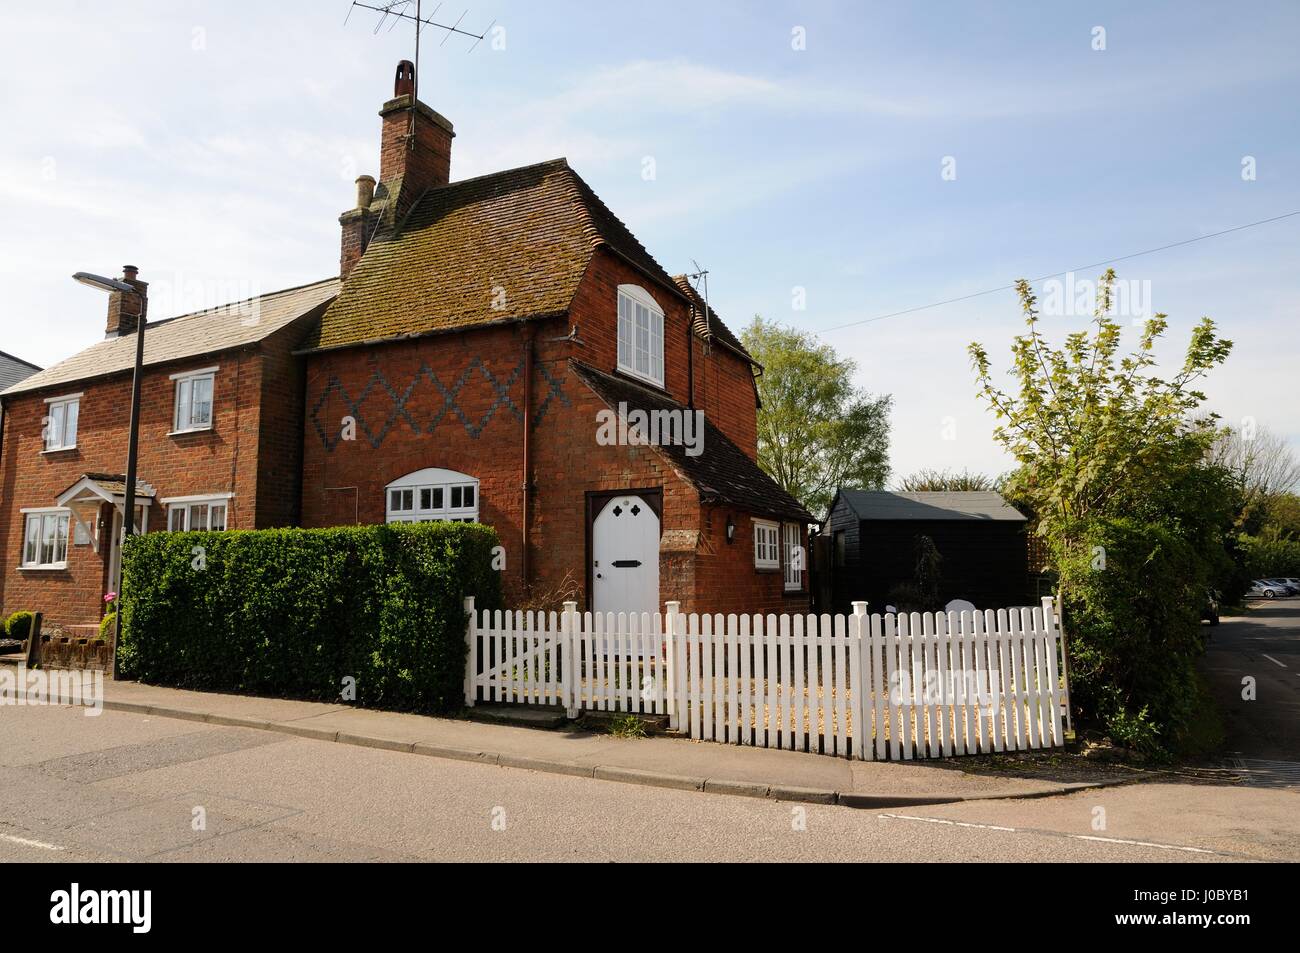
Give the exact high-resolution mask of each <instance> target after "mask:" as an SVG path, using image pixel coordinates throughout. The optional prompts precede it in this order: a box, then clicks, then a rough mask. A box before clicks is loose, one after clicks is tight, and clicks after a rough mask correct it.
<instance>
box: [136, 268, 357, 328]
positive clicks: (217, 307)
mask: <svg viewBox="0 0 1300 953" xmlns="http://www.w3.org/2000/svg"><path fill="white" fill-rule="evenodd" d="M341 280H342V279H340V278H339V277H338V276H337V275H334V276H332V277H329V278H321V279H319V280H317V281H309V282H307V283H306V284H302V285H294V286H293V287H291V288H280V289H279V290H277V291H268V292H266V293H265V294H260V295H253V296H252V297H249V298H237V299H236V300H234V301H227V302H225V303H224V304H214V305H213V306H212V307H210V308H201V309H199V310H198V311H187V312H185V313H184V314H174V315H172V316H171V317H170V318H158V319H157V320H154V321H146V322H145V328H146V329H148V328H154V327H157V326H158V325H160V324H171V323H172V322H173V321H183V320H185V319H186V318H201V317H204V316H206V315H211V314H216V313H217V312H218V311H224V310H225V309H227V308H233V307H234V306H235V305H238V304H247V303H249V302H250V301H264V300H265V299H267V298H277V297H279V296H280V295H286V294H291V293H293V292H295V291H304V290H306V289H307V288H315V287H317V286H319V285H325V284H329V283H330V282H331V281H341Z"/></svg>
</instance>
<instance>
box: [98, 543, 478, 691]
mask: <svg viewBox="0 0 1300 953" xmlns="http://www.w3.org/2000/svg"><path fill="white" fill-rule="evenodd" d="M496 545H497V536H496V533H495V531H493V530H491V529H489V528H487V527H484V526H480V525H476V524H468V523H430V524H419V525H384V526H366V527H344V528H337V529H275V530H251V531H233V532H212V533H208V532H194V533H149V534H146V535H144V536H139V537H132V538H131V539H130V540H129V541H128V543H127V545H126V546H125V547H124V555H123V558H124V572H125V582H124V584H123V587H122V588H123V592H122V599H121V600H120V604H121V607H122V609H121V611H122V612H123V613H124V614H123V617H122V620H123V629H122V643H121V646H120V648H119V671H120V672H121V673H122V675H123V676H124V677H128V678H138V679H140V680H142V681H146V682H153V683H157V684H163V685H173V686H176V687H180V688H191V689H202V690H212V691H233V692H249V693H253V694H261V695H284V696H292V697H298V698H309V699H321V700H338V699H339V698H340V697H341V693H343V692H344V691H345V689H346V688H347V687H348V686H349V684H352V685H355V700H354V701H355V704H357V705H359V706H364V707H370V708H386V709H393V710H407V711H422V712H445V711H450V710H454V709H456V708H458V707H459V706H460V705H461V704H462V703H463V684H464V676H465V656H466V650H465V615H464V608H463V600H464V597H465V596H467V595H473V596H475V597H476V598H477V600H478V606H479V607H481V608H488V609H491V608H497V607H498V606H499V604H500V591H501V582H500V574H499V573H498V572H497V571H495V570H494V569H493V568H492V549H493V547H494V546H496ZM345 679H354V680H355V681H354V682H346V681H345ZM343 697H345V698H346V696H343Z"/></svg>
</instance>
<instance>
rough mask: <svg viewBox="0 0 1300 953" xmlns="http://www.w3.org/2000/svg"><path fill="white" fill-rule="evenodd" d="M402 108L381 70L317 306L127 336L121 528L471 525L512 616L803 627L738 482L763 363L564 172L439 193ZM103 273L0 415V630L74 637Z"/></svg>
mask: <svg viewBox="0 0 1300 953" xmlns="http://www.w3.org/2000/svg"><path fill="white" fill-rule="evenodd" d="M411 90H412V75H411V70H410V66H409V64H405V63H404V64H402V65H401V66H399V71H398V82H397V87H396V89H395V97H394V99H392V100H390V101H389V102H388V103H386V104H385V105H384V107H383V109H382V110H381V112H380V115H381V117H382V118H383V126H382V148H381V160H380V177H379V181H378V182H377V183H376V181H375V180H374V179H372V178H370V177H368V176H363V177H362V178H360V179H358V183H357V184H358V189H357V192H358V201H357V207H356V208H355V209H353V210H351V211H349V212H345V213H344V214H343V215H342V216H341V217H340V223H341V225H342V255H341V260H340V270H341V273H342V285H341V288H340V284H339V281H337V280H329V281H325V282H320V283H317V284H314V285H310V286H307V287H305V288H299V289H291V290H289V291H285V292H280V293H277V294H275V295H267V296H264V297H263V298H261V299H258V301H257V302H255V304H256V307H257V309H259V310H260V320H259V321H258V322H256V323H253V324H251V325H250V324H249V323H248V322H247V321H246V320H243V319H241V317H240V315H241V314H242V313H243V311H244V310H246V309H247V308H248V307H249V305H248V304H245V305H242V306H229V307H227V308H222V309H216V310H214V311H209V312H202V313H199V314H195V315H187V316H185V317H182V318H176V319H172V320H170V321H164V322H158V323H154V324H150V325H149V327H148V330H147V332H146V363H147V365H148V368H147V370H148V374H147V377H146V380H145V383H144V390H143V398H142V422H141V450H140V464H139V468H140V469H139V473H140V480H141V481H142V482H143V484H145V485H144V486H143V487H142V492H143V493H144V499H143V503H144V504H145V505H144V507H143V510H142V512H143V513H144V514H145V515H144V516H143V517H142V522H143V524H144V528H145V529H147V530H151V531H152V530H157V529H164V528H169V529H174V530H183V529H190V528H197V527H200V526H204V527H221V526H224V527H227V528H260V527H267V526H278V525H289V524H300V525H303V526H332V525H340V524H352V523H379V522H384V521H422V520H436V519H464V520H478V521H481V522H483V523H487V524H489V525H492V526H494V527H495V528H496V530H497V531H498V533H499V534H500V536H501V540H502V543H503V550H504V552H503V558H504V566H503V571H504V573H505V580H506V590H507V593H508V595H509V597H510V599H511V601H512V602H516V603H517V602H518V601H519V600H521V599H525V598H531V599H534V600H539V601H545V602H548V603H551V604H555V603H557V601H558V599H559V598H560V596H561V595H565V596H571V597H576V598H578V599H579V600H580V601H581V602H583V603H584V604H585V605H587V606H589V607H592V608H597V609H647V610H650V609H654V608H655V607H658V606H661V605H662V603H663V602H664V601H667V600H669V599H678V600H680V601H681V602H682V603H683V606H684V608H686V609H687V610H688V611H693V610H708V611H719V612H733V611H798V610H803V609H806V608H807V606H808V596H807V592H808V585H807V580H806V578H805V575H806V574H805V573H804V571H803V569H802V567H801V562H802V560H801V554H802V552H803V547H804V545H805V537H804V533H805V528H806V526H807V524H808V523H809V522H811V516H810V514H808V513H807V512H806V511H805V510H804V508H803V507H802V506H800V505H799V503H798V502H797V501H795V500H794V499H793V498H791V497H790V496H789V495H788V494H786V493H785V492H784V491H783V490H781V489H780V487H778V486H777V485H776V484H775V483H774V482H773V481H772V480H771V479H770V478H769V477H768V476H767V475H766V474H764V473H763V472H762V470H760V469H759V467H758V466H757V464H756V463H755V456H756V448H757V423H756V409H757V389H756V386H755V375H756V374H758V373H761V368H759V367H758V366H757V365H756V363H755V362H754V360H753V359H752V357H751V356H750V355H749V354H748V353H747V352H746V351H745V349H744V347H743V345H742V344H741V343H740V342H739V341H738V340H737V339H736V337H735V336H734V335H733V334H732V333H731V332H730V331H729V330H728V329H727V327H726V326H725V325H724V324H723V323H722V321H721V319H720V318H719V317H718V316H717V314H716V313H714V312H713V311H711V310H706V309H705V308H704V307H703V306H702V302H700V300H699V299H698V297H697V296H696V295H695V293H694V291H693V290H692V289H691V287H690V285H689V284H688V283H687V281H686V280H685V279H684V278H681V277H677V278H673V277H671V276H669V275H668V274H667V273H666V272H665V271H664V269H663V268H661V267H660V265H659V264H658V263H657V262H656V261H655V259H654V258H652V257H651V256H650V254H649V253H648V252H647V251H646V250H645V248H643V247H642V245H641V244H640V243H639V242H638V241H637V240H636V238H635V237H634V236H633V235H632V233H631V232H630V231H629V230H628V229H627V228H626V227H625V226H624V225H623V224H622V223H621V222H620V221H619V220H618V219H617V218H616V217H615V216H614V215H613V214H612V213H611V212H610V210H609V209H608V208H606V207H605V205H604V204H603V203H602V202H601V201H600V199H599V198H598V197H597V196H596V195H595V194H594V193H593V192H592V191H591V189H590V188H589V187H588V186H587V184H586V183H585V182H584V181H583V180H582V179H581V178H580V177H579V176H578V175H577V173H575V172H574V171H573V170H572V169H571V168H570V167H569V166H568V164H567V163H566V162H565V161H564V160H563V159H557V160H553V161H550V162H544V163H540V164H538V165H532V166H526V167H524V168H519V169H512V170H508V171H505V172H500V173H495V174H492V175H487V176H482V177H479V178H475V179H469V180H464V181H460V182H451V181H450V161H451V142H452V137H453V135H454V133H453V130H452V126H451V123H449V122H448V121H447V120H446V119H444V118H443V117H442V116H440V115H438V114H437V113H435V112H434V111H433V110H431V109H429V108H428V107H427V106H425V105H424V104H423V103H418V102H414V101H413V98H412V93H411ZM127 278H128V280H131V281H132V282H134V283H137V285H138V286H139V287H140V288H141V295H140V299H141V300H140V301H136V302H132V301H131V300H130V299H131V298H132V296H130V295H127V296H115V297H114V299H113V300H112V302H111V303H110V317H109V328H108V330H109V334H108V338H107V339H106V340H105V341H103V342H101V343H99V344H96V345H94V346H93V347H91V348H89V349H87V350H86V351H83V352H82V353H81V354H78V355H76V356H75V357H73V358H70V359H69V360H67V361H64V362H62V363H60V364H57V365H55V366H54V367H52V368H49V369H48V370H46V371H43V372H41V373H38V374H35V375H34V376H32V377H31V378H28V379H27V380H25V381H23V382H22V383H20V384H18V385H16V386H14V387H11V388H10V389H9V390H7V391H5V392H4V393H3V394H2V395H0V397H2V398H3V402H4V407H5V410H6V415H5V421H6V422H5V431H4V443H3V447H2V449H0V485H2V486H3V488H4V494H3V499H2V500H0V553H2V554H3V573H2V574H0V575H2V579H0V587H2V588H0V596H2V599H3V606H4V611H5V612H12V611H14V610H16V609H19V608H33V609H41V610H43V611H45V612H46V613H47V615H48V616H50V617H52V618H53V619H54V621H65V622H85V621H88V620H89V621H93V620H94V619H96V618H98V616H99V612H100V608H99V603H100V601H101V600H102V595H103V593H104V592H105V591H106V590H107V589H108V587H109V585H110V581H111V579H112V578H113V575H112V573H113V567H114V564H115V559H116V547H115V546H114V545H112V542H111V541H112V540H115V539H116V538H117V534H116V533H115V532H113V531H112V528H111V523H112V520H113V519H114V518H115V514H116V518H119V519H120V514H121V509H122V486H121V483H122V480H123V478H122V476H121V469H122V461H123V460H124V459H125V456H126V427H127V408H128V403H129V390H130V365H131V349H132V345H131V341H130V334H129V329H128V325H129V326H130V327H131V328H133V327H134V325H133V324H132V323H131V320H130V318H129V314H128V312H129V313H138V311H139V309H140V308H141V302H142V301H143V300H144V293H145V290H146V289H145V287H144V284H143V282H139V280H138V278H136V277H135V275H134V274H133V273H128V275H127ZM336 295H337V298H336V297H335V296H336ZM119 297H125V298H127V299H128V300H127V301H125V302H123V301H121V300H119ZM122 335H126V336H125V337H124V336H122ZM195 421H199V423H195ZM204 421H206V423H205V422H204ZM69 434H71V435H72V437H71V438H69V437H68V436H67V435H69Z"/></svg>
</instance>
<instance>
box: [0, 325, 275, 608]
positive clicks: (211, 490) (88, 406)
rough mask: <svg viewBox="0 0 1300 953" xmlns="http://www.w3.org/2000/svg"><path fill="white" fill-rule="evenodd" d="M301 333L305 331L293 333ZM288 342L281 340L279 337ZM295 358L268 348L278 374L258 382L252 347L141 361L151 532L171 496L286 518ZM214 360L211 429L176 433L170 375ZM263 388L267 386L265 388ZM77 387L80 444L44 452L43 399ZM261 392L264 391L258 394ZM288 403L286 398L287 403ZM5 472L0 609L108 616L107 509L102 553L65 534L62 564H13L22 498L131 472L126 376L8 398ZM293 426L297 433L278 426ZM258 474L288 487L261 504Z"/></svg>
mask: <svg viewBox="0 0 1300 953" xmlns="http://www.w3.org/2000/svg"><path fill="white" fill-rule="evenodd" d="M282 333H283V332H282ZM298 333H301V331H300V330H299V332H298ZM280 347H281V348H283V345H280ZM292 363H293V362H292V361H291V360H289V359H288V356H287V351H285V350H282V349H279V350H277V351H276V352H275V353H274V354H272V355H271V356H270V361H269V366H271V367H272V368H273V369H274V374H272V375H270V377H271V378H273V379H267V380H265V381H264V375H263V356H262V355H261V354H260V353H258V352H257V351H255V350H243V351H232V352H227V353H224V354H220V355H216V356H209V357H200V358H191V359H187V360H185V361H183V362H177V363H174V364H170V365H161V366H155V367H150V368H147V369H146V376H145V378H144V381H143V382H142V385H141V394H140V408H141V414H140V450H139V454H140V455H139V465H138V474H139V479H140V481H141V482H143V483H148V484H150V485H151V486H152V487H154V489H155V490H156V491H157V497H156V499H155V501H154V503H153V504H152V506H151V507H150V509H149V529H150V530H161V529H165V528H166V525H167V514H166V509H165V507H164V506H162V505H161V504H160V503H159V502H158V501H159V500H162V499H164V498H169V497H177V496H196V495H206V494H218V493H234V494H235V495H234V497H233V498H232V499H231V500H230V503H229V510H228V514H229V515H228V523H229V526H230V528H232V529H251V528H255V527H259V526H263V525H284V524H287V523H289V522H292V519H293V517H292V510H293V508H294V506H295V503H294V502H293V500H292V497H296V493H297V480H296V479H295V475H296V472H297V464H296V462H295V457H296V454H297V453H298V452H299V448H300V446H301V443H300V441H299V440H298V439H297V435H298V433H300V431H301V425H300V420H301V415H300V411H299V410H298V408H300V407H301V399H300V398H297V397H292V398H291V395H290V392H291V391H293V390H294V384H293V371H292ZM214 365H216V366H218V367H219V370H218V372H217V375H216V379H215V382H214V392H213V427H212V429H211V430H208V431H201V432H197V433H191V434H178V435H175V436H171V435H169V434H170V431H171V430H172V411H173V399H174V392H175V390H174V389H175V382H174V381H172V380H171V379H170V375H171V374H174V373H178V372H182V371H187V370H198V369H200V368H204V367H211V366H214ZM264 385H265V386H264ZM77 392H81V394H82V397H81V406H80V417H79V421H78V425H77V446H76V447H75V448H74V449H71V450H62V451H57V452H54V453H43V452H42V450H43V442H42V437H41V430H42V426H43V418H44V416H45V402H44V399H45V398H46V397H52V396H59V395H62V394H69V393H77ZM263 395H265V396H263ZM264 400H265V401H266V406H267V410H268V413H267V417H266V425H267V430H268V433H269V436H270V439H269V440H268V445H267V451H268V452H264V453H262V454H259V443H260V441H261V433H260V432H259V428H260V427H261V426H262V415H261V413H260V408H261V406H262V402H263V401H264ZM290 401H292V402H290ZM5 405H6V408H5V409H6V413H5V424H4V426H5V434H4V447H3V455H2V456H0V481H2V485H3V486H4V487H5V489H6V492H5V494H4V497H3V499H0V565H2V567H3V569H2V571H0V578H2V580H3V581H2V582H0V585H2V586H3V589H2V590H0V601H2V602H3V611H4V613H5V614H9V613H12V612H14V611H16V610H18V609H31V610H39V611H42V612H44V613H45V614H46V618H47V619H48V620H49V621H50V622H51V623H55V624H80V623H87V622H94V621H97V620H98V619H99V618H100V616H101V615H102V614H103V601H102V597H103V593H104V591H105V588H106V584H107V582H108V579H107V569H108V549H109V547H108V537H109V536H110V534H111V530H110V527H111V524H110V523H108V522H107V520H108V519H109V518H110V517H111V510H109V508H108V507H107V506H104V507H103V508H102V509H101V519H102V520H103V521H104V522H103V523H102V526H101V532H100V539H101V545H100V552H99V553H96V552H95V551H94V548H93V547H92V546H90V545H83V546H78V545H75V544H74V542H73V540H75V534H73V533H71V532H70V534H69V535H70V540H69V545H68V567H67V569H65V570H31V569H20V568H19V564H20V563H21V561H22V545H23V514H22V513H21V512H20V511H21V510H22V509H23V508H26V507H48V506H53V505H54V504H55V498H56V497H57V496H58V494H60V493H61V492H63V491H64V490H65V489H67V488H68V487H69V486H71V485H72V484H73V483H75V482H76V481H77V480H78V479H80V478H81V476H82V475H83V474H85V473H88V472H103V473H115V474H122V473H124V472H125V470H126V455H127V434H128V424H129V417H130V407H131V375H130V374H120V375H116V376H113V377H108V378H103V379H100V380H95V381H88V382H86V381H83V382H80V383H76V384H71V385H66V386H61V387H55V388H52V389H49V390H45V391H40V392H36V393H31V394H23V395H19V396H15V397H10V398H6V400H5ZM285 427H289V428H291V429H292V431H293V437H289V436H287V434H285V433H282V432H281V431H282V430H283V429H284V428H285ZM281 453H283V454H284V456H283V457H279V456H278V455H279V454H281ZM259 480H260V481H262V482H265V483H267V484H268V485H270V484H272V483H274V484H276V485H279V484H283V485H285V486H287V487H288V488H289V489H288V494H289V495H288V496H285V495H283V493H281V492H275V493H273V494H272V497H271V498H270V499H268V500H267V501H266V502H265V503H259V495H258V487H259Z"/></svg>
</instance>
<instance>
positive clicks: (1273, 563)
mask: <svg viewBox="0 0 1300 953" xmlns="http://www.w3.org/2000/svg"><path fill="white" fill-rule="evenodd" d="M1237 546H1238V552H1239V557H1238V558H1239V559H1240V561H1241V564H1242V566H1243V568H1244V569H1245V571H1246V573H1247V574H1248V575H1249V576H1250V578H1251V579H1268V578H1271V577H1275V576H1297V577H1300V542H1297V541H1295V540H1293V539H1261V538H1260V537H1258V536H1242V537H1240V539H1238V541H1237Z"/></svg>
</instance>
